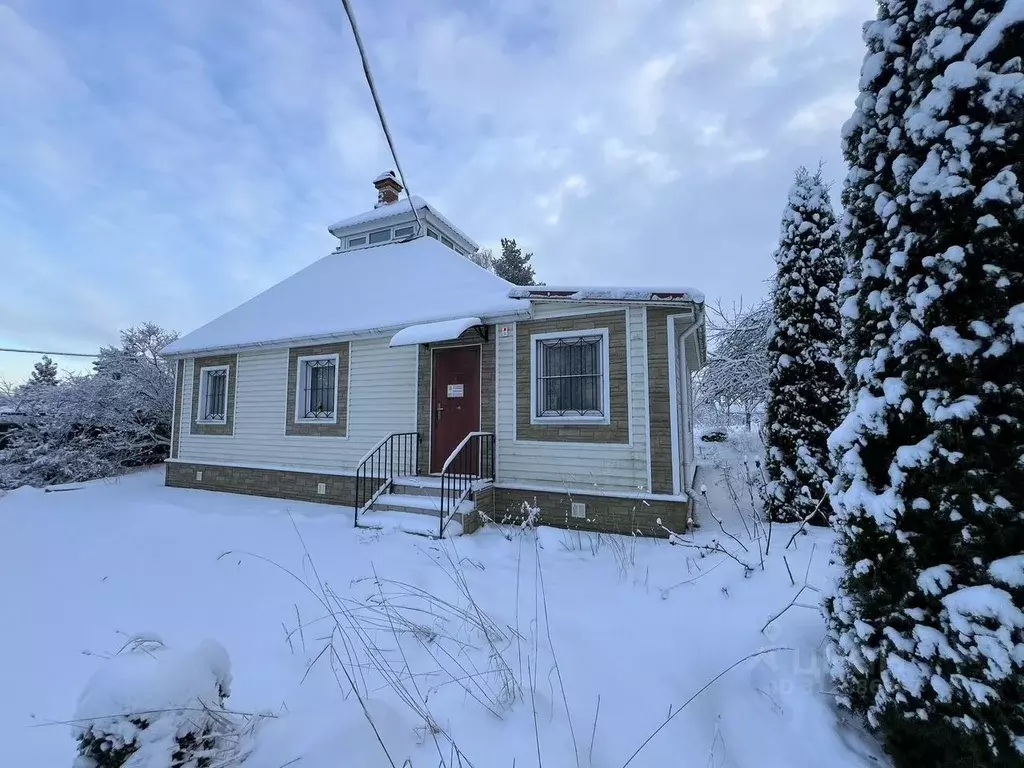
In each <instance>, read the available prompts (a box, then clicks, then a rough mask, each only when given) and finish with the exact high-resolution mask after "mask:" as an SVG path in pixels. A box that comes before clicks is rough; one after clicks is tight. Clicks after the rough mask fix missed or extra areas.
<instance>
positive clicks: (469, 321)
mask: <svg viewBox="0 0 1024 768" xmlns="http://www.w3.org/2000/svg"><path fill="white" fill-rule="evenodd" d="M483 324H484V322H483V320H481V319H480V318H479V317H457V318H455V319H454V320H442V321H441V322H439V323H420V324H419V325H410V326H408V327H407V328H403V329H402V330H400V331H399V332H398V333H396V334H395V335H394V336H392V337H391V343H390V344H388V346H389V347H409V346H412V345H413V344H433V343H434V342H435V341H451V340H452V339H457V338H459V336H461V335H462V334H464V333H465V332H466V331H468V330H469V329H470V328H472V327H473V326H475V325H483Z"/></svg>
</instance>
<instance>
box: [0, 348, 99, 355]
mask: <svg viewBox="0 0 1024 768" xmlns="http://www.w3.org/2000/svg"><path fill="white" fill-rule="evenodd" d="M0 352H17V353H21V354H25V355H52V356H53V357H99V355H98V354H91V353H88V352H47V351H45V350H42V349H15V348H14V347H0Z"/></svg>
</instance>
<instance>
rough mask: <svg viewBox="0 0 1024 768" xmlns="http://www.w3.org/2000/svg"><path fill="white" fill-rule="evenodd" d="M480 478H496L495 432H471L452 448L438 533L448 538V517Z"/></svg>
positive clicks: (443, 482) (443, 475) (443, 481)
mask: <svg viewBox="0 0 1024 768" xmlns="http://www.w3.org/2000/svg"><path fill="white" fill-rule="evenodd" d="M478 480H494V434H493V433H492V432H470V433H469V435H467V436H466V438H465V439H464V440H463V441H462V442H461V443H459V445H458V447H457V448H456V449H455V450H454V451H452V455H451V456H449V457H448V460H447V461H446V462H445V463H444V467H443V468H442V470H441V520H440V524H439V527H438V533H437V537H438V538H439V539H440V538H444V529H445V526H447V525H448V519H449V518H450V517H451V516H452V515H453V514H454V513H455V512H456V511H457V510H458V505H459V503H460V502H461V501H462V499H463V497H464V496H465V495H466V493H467V492H468V491H469V490H470V488H472V486H473V483H474V482H476V481H478Z"/></svg>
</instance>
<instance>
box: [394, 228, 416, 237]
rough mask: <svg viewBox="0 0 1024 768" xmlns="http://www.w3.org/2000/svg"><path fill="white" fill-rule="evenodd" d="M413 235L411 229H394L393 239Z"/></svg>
mask: <svg viewBox="0 0 1024 768" xmlns="http://www.w3.org/2000/svg"><path fill="white" fill-rule="evenodd" d="M412 233H413V227H396V228H395V239H398V238H399V237H409V236H410V235H411V234H412Z"/></svg>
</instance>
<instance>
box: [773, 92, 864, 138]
mask: <svg viewBox="0 0 1024 768" xmlns="http://www.w3.org/2000/svg"><path fill="white" fill-rule="evenodd" d="M855 98H856V93H855V92H854V91H853V89H846V88H844V89H843V90H840V91H836V92H835V93H830V94H828V95H826V96H822V97H821V98H819V99H815V100H814V101H812V102H810V103H808V104H805V105H804V106H802V107H800V108H799V109H798V110H797V111H796V112H795V113H794V114H793V116H792V117H791V118H790V119H789V121H788V122H787V123H786V130H788V131H792V132H794V133H809V134H816V133H821V132H823V131H833V132H834V130H835V126H836V125H842V123H843V121H845V120H846V119H847V118H848V117H849V116H850V115H851V114H852V113H853V102H854V99H855Z"/></svg>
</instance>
